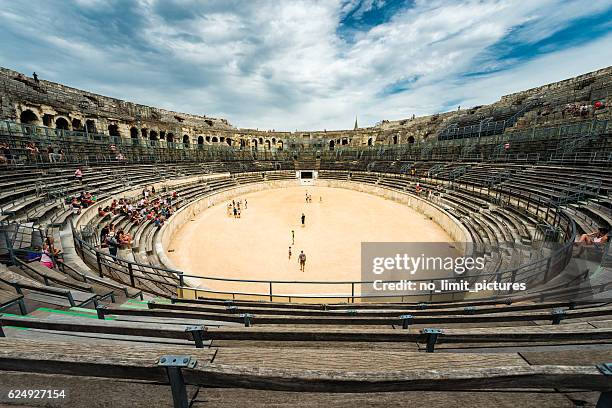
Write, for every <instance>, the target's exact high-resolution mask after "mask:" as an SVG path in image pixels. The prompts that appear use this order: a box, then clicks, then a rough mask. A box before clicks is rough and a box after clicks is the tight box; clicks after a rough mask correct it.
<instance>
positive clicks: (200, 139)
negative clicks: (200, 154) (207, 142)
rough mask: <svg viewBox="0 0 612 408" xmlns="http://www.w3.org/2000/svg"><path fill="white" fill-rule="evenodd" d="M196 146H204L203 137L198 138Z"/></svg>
mask: <svg viewBox="0 0 612 408" xmlns="http://www.w3.org/2000/svg"><path fill="white" fill-rule="evenodd" d="M198 144H199V145H203V144H204V137H203V136H198Z"/></svg>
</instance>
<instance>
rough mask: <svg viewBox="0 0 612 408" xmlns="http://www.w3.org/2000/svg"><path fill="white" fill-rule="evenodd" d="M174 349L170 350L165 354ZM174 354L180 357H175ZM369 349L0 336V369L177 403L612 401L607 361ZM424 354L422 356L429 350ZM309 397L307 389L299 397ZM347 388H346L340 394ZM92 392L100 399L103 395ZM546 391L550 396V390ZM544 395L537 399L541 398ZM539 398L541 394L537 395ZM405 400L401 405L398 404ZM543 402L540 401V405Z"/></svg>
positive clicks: (605, 404) (508, 354)
mask: <svg viewBox="0 0 612 408" xmlns="http://www.w3.org/2000/svg"><path fill="white" fill-rule="evenodd" d="M170 355H172V356H170ZM178 356H181V357H180V358H179V357H178ZM429 356H431V358H424V357H423V354H421V353H410V352H396V353H394V354H393V355H389V353H386V352H381V351H376V350H369V351H361V350H360V351H359V352H356V351H353V350H346V351H338V350H335V351H334V352H333V353H329V352H327V353H326V352H322V351H320V350H303V351H302V353H295V352H293V351H292V350H286V351H279V350H277V349H251V350H248V351H247V352H242V351H239V352H236V351H233V350H219V351H217V350H207V349H204V350H194V349H181V348H172V349H168V348H163V347H159V348H134V347H130V346H127V347H126V346H118V345H112V344H111V345H104V344H100V345H97V346H96V347H95V348H88V349H82V348H78V347H74V344H71V343H64V342H38V341H28V340H24V339H0V370H2V371H7V370H10V371H13V372H24V373H42V374H60V375H63V376H66V375H68V376H81V377H85V376H90V377H99V378H112V379H116V378H119V379H126V380H132V381H149V382H157V383H164V384H170V385H171V389H172V394H173V399H174V404H175V406H176V407H187V406H188V405H189V403H188V396H187V390H186V387H185V386H186V385H200V386H204V387H207V388H217V387H220V388H224V389H227V388H237V389H257V390H270V391H272V390H273V391H292V392H307V393H345V394H349V393H350V394H352V393H357V394H367V393H377V396H378V398H382V397H383V396H384V395H386V393H388V392H393V393H397V392H402V391H434V392H438V393H440V392H449V396H451V395H453V394H452V393H454V392H458V391H465V390H478V392H479V393H481V392H491V391H492V390H507V391H511V390H514V391H513V392H519V391H517V390H519V389H521V392H525V391H526V390H537V391H539V390H541V389H551V388H553V389H560V390H584V391H598V392H601V395H600V398H599V406H600V407H607V406H609V405H607V404H609V403H610V401H611V398H612V395H611V393H610V391H612V380H611V378H610V376H609V375H608V374H607V373H608V371H607V370H606V367H608V366H605V365H603V363H605V361H602V362H598V364H600V363H601V364H602V365H596V364H593V363H590V362H589V363H582V364H568V365H565V364H564V363H563V361H564V359H562V358H558V359H557V360H555V361H556V362H555V363H553V364H545V365H542V364H533V365H530V364H528V363H527V362H526V361H525V360H524V359H522V358H521V357H520V356H519V355H517V354H515V353H501V354H496V355H494V356H487V355H477V354H471V353H465V354H452V353H445V354H443V355H442V354H441V355H439V356H438V355H429ZM429 356H428V357H429ZM302 395H303V396H304V397H305V398H307V397H308V394H300V396H302ZM347 396H348V395H345V396H344V397H345V398H346V397H347ZM96 397H97V398H104V396H103V395H101V396H98V395H96ZM546 398H548V399H550V398H552V396H551V395H550V394H549V395H547V396H546ZM546 398H543V399H542V400H543V401H546ZM542 400H540V401H542ZM404 405H405V404H404ZM540 406H542V405H540Z"/></svg>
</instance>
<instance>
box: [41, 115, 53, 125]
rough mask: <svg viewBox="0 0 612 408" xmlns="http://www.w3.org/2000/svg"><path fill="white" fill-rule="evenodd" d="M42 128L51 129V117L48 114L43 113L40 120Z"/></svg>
mask: <svg viewBox="0 0 612 408" xmlns="http://www.w3.org/2000/svg"><path fill="white" fill-rule="evenodd" d="M42 121H43V126H48V127H51V126H53V115H51V114H50V113H45V114H44V115H43V118H42Z"/></svg>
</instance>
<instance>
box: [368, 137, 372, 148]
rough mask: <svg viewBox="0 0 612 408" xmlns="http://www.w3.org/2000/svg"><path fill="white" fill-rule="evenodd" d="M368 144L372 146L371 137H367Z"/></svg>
mask: <svg viewBox="0 0 612 408" xmlns="http://www.w3.org/2000/svg"><path fill="white" fill-rule="evenodd" d="M368 146H372V138H371V137H370V138H368Z"/></svg>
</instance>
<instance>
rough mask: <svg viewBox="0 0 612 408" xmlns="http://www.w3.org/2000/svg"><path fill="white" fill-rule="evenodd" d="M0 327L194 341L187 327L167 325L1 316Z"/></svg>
mask: <svg viewBox="0 0 612 408" xmlns="http://www.w3.org/2000/svg"><path fill="white" fill-rule="evenodd" d="M0 325H2V326H16V327H27V328H33V329H44V330H57V331H64V332H84V333H104V334H121V335H126V336H141V337H163V338H171V339H184V340H192V339H193V338H192V336H191V334H190V333H187V332H185V327H184V326H183V327H180V326H179V327H177V326H175V325H167V324H150V323H131V322H115V321H112V320H93V319H89V320H87V321H85V320H76V319H75V320H74V321H69V320H56V319H54V320H47V319H36V318H27V317H26V318H14V317H7V316H1V317H0Z"/></svg>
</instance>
